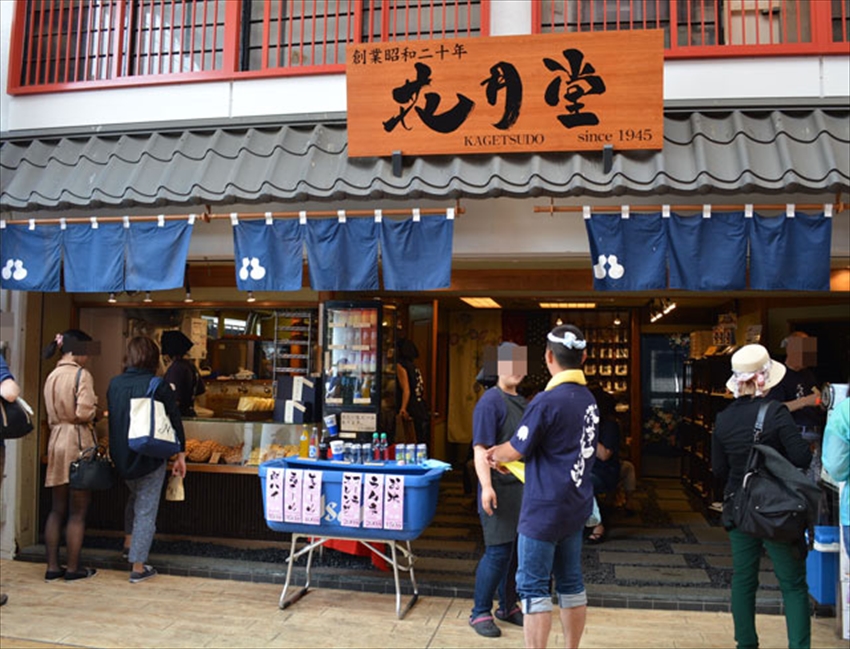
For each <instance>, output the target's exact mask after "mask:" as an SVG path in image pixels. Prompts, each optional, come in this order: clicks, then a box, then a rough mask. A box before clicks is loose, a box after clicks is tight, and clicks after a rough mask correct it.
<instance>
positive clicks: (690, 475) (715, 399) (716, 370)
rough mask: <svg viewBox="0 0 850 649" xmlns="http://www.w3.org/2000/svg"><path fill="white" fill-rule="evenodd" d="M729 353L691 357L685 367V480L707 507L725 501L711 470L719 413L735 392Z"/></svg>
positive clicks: (683, 409)
mask: <svg viewBox="0 0 850 649" xmlns="http://www.w3.org/2000/svg"><path fill="white" fill-rule="evenodd" d="M728 378H729V358H728V356H707V357H705V358H699V359H693V358H692V359H688V360H687V361H685V368H684V386H683V388H684V392H683V399H682V423H681V425H680V430H681V434H682V449H683V451H684V455H683V456H682V482H683V483H684V484H685V485H686V486H687V487H689V488H690V489H691V490H693V491H694V493H695V494H696V495H697V496H699V497H700V498H701V499H702V501H703V503H704V504H705V506H706V507H710V506H711V505H712V504H713V503H717V502H721V501H722V500H723V485H722V484H720V483H719V482H718V480H717V479H716V478H715V476H714V474H713V473H712V471H711V436H712V433H713V431H714V420H715V418H716V417H717V413H718V412H720V411H721V410H723V409H724V408H726V406H728V405H729V402H730V401H731V400H732V395H731V394H729V393H728V392H727V391H726V379H728Z"/></svg>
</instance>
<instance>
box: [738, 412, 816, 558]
mask: <svg viewBox="0 0 850 649" xmlns="http://www.w3.org/2000/svg"><path fill="white" fill-rule="evenodd" d="M769 405H770V404H769V403H764V404H762V406H761V408H760V409H759V413H758V418H757V420H756V424H755V435H754V437H753V445H752V447H751V448H750V454H749V456H748V458H747V468H746V472H745V474H744V480H743V482H742V484H741V488H740V489H739V490H738V491H737V492H736V493H735V494H733V495H731V497H732V507H733V509H732V522H733V523H734V526H735V527H736V528H737V529H739V530H741V531H742V532H744V533H746V534H749V535H751V536H755V537H756V538H760V539H767V540H772V541H783V542H786V543H790V542H794V541H800V540H802V539H803V534H804V532H805V530H806V529H809V530H810V534H809V541H810V542H811V541H812V538H813V534H812V532H813V531H814V530H813V526H814V519H815V517H816V513H817V507H818V501H819V499H820V489H819V488H818V487H817V485H815V483H814V482H812V481H811V480H810V479H809V478H808V477H807V476H806V474H805V473H803V472H802V471H801V470H800V469H798V468H797V467H795V466H794V465H793V464H791V462H789V461H788V459H787V458H786V457H784V456H783V455H782V454H781V453H779V451H777V450H776V449H775V448H773V447H771V446H766V445H764V444H759V443H758V441H759V437H760V435H761V432H762V429H763V426H764V418H765V414H766V412H767V409H768V406H769Z"/></svg>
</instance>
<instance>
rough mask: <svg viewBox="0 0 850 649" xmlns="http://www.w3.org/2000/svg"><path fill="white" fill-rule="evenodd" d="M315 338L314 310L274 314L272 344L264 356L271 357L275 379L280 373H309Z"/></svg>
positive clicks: (316, 328)
mask: <svg viewBox="0 0 850 649" xmlns="http://www.w3.org/2000/svg"><path fill="white" fill-rule="evenodd" d="M317 338H318V318H317V313H316V312H315V311H310V310H302V311H290V310H280V311H275V314H274V343H272V344H273V347H271V349H270V350H268V351H267V356H268V355H271V357H272V373H273V376H274V378H275V380H277V379H278V378H279V377H280V376H281V375H284V374H291V375H305V376H306V375H310V374H312V373H313V370H314V368H313V354H312V350H313V347H314V346H315V344H316V341H317Z"/></svg>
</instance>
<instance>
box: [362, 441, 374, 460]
mask: <svg viewBox="0 0 850 649" xmlns="http://www.w3.org/2000/svg"><path fill="white" fill-rule="evenodd" d="M371 461H372V442H363V443H362V444H361V445H360V463H361V464H366V463H367V462H371Z"/></svg>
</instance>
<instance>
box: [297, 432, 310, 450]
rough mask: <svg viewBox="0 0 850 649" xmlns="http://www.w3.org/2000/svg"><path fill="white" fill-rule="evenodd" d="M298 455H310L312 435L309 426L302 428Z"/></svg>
mask: <svg viewBox="0 0 850 649" xmlns="http://www.w3.org/2000/svg"><path fill="white" fill-rule="evenodd" d="M298 457H310V436H309V435H308V434H307V426H306V425H305V426H304V428H302V429H301V439H300V440H299V444H298Z"/></svg>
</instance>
